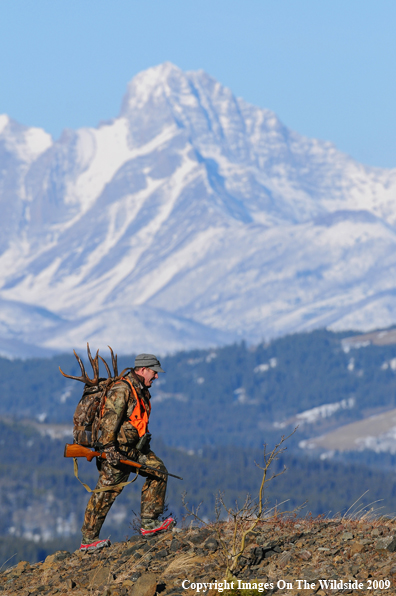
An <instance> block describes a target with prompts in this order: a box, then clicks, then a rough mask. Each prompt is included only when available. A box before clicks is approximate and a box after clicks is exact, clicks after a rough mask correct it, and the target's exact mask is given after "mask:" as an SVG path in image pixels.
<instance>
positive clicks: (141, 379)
mask: <svg viewBox="0 0 396 596" xmlns="http://www.w3.org/2000/svg"><path fill="white" fill-rule="evenodd" d="M163 372H165V371H163V370H162V368H161V364H160V362H159V360H158V359H157V358H156V357H155V356H154V355H153V354H139V356H136V359H135V366H134V368H133V369H131V370H130V372H128V374H126V375H125V377H124V378H123V380H121V381H119V382H117V383H116V384H115V385H113V386H112V388H111V389H110V390H109V392H108V394H107V397H106V401H105V404H104V406H103V408H102V412H101V420H100V427H99V430H100V432H99V437H98V440H99V443H100V445H101V446H102V449H103V451H104V453H105V454H106V460H103V459H98V460H97V466H98V469H99V480H98V483H97V485H96V489H95V492H94V493H93V494H92V496H91V498H90V500H89V502H88V505H87V508H86V511H85V516H84V524H83V526H82V528H81V531H82V543H81V547H80V550H82V551H94V550H98V549H100V548H103V547H104V546H108V545H109V544H110V541H109V540H108V539H105V540H100V539H99V533H100V529H101V527H102V525H103V523H104V521H105V518H106V515H107V513H108V512H109V510H110V507H111V506H112V504H113V503H114V501H115V499H116V497H117V496H118V495H119V494H120V493H121V492H122V489H123V488H124V486H125V484H127V483H128V477H129V474H130V471H131V468H130V466H126V465H123V464H120V459H123V458H129V459H133V460H134V461H137V462H138V463H140V464H145V465H147V466H150V467H152V468H156V469H158V470H159V473H158V474H156V473H155V472H154V473H153V474H151V473H150V474H149V473H147V472H144V473H143V472H140V473H141V475H142V476H144V477H146V481H145V483H144V485H143V487H142V496H141V530H140V531H141V533H142V534H143V535H152V534H156V533H158V532H161V531H163V530H166V529H169V528H170V527H171V526H172V525H173V523H174V520H173V519H172V518H171V517H169V518H167V519H165V520H163V521H160V520H159V517H160V515H161V514H162V513H163V511H164V502H165V492H166V484H167V476H166V475H165V474H161V473H160V472H161V471H163V472H166V471H167V470H166V468H165V466H164V464H163V462H162V461H161V460H160V459H159V457H157V456H156V455H155V453H154V452H153V451H151V450H150V438H151V435H150V433H149V432H148V421H149V417H150V411H151V403H150V397H151V396H150V392H149V388H150V387H151V385H152V383H153V381H154V380H155V379H158V373H163Z"/></svg>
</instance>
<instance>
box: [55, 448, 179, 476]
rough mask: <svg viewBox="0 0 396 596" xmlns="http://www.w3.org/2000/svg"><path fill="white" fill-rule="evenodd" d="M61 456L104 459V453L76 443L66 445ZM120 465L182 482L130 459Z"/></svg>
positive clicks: (122, 460)
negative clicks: (163, 475)
mask: <svg viewBox="0 0 396 596" xmlns="http://www.w3.org/2000/svg"><path fill="white" fill-rule="evenodd" d="M63 455H64V457H85V458H86V459H87V460H88V461H92V460H93V458H94V457H100V458H102V459H106V454H105V453H103V452H99V451H92V450H91V449H90V448H89V447H84V446H83V445H78V444H77V443H73V444H70V443H66V445H65V451H64V454H63ZM120 464H125V465H127V466H132V467H133V468H138V469H139V470H140V469H141V470H142V472H145V471H146V470H147V471H150V472H157V473H160V474H166V476H172V477H173V478H178V479H179V480H183V478H181V477H180V476H175V474H170V473H169V472H163V471H162V470H157V469H156V468H151V467H150V466H145V465H143V464H139V463H138V462H137V461H133V460H131V459H120Z"/></svg>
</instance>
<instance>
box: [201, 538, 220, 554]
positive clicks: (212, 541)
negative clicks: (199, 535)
mask: <svg viewBox="0 0 396 596" xmlns="http://www.w3.org/2000/svg"><path fill="white" fill-rule="evenodd" d="M203 548H205V549H206V550H210V551H212V552H215V551H216V550H217V549H218V548H219V543H218V542H217V540H216V538H214V537H213V536H210V537H209V538H208V539H207V540H205V542H204V545H203Z"/></svg>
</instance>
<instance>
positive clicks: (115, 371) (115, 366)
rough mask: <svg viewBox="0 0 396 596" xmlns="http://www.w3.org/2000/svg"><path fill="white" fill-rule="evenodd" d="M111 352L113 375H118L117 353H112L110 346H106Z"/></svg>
mask: <svg viewBox="0 0 396 596" xmlns="http://www.w3.org/2000/svg"><path fill="white" fill-rule="evenodd" d="M107 347H108V348H109V350H110V352H111V362H112V364H113V370H114V376H115V377H118V364H117V354H116V355H114V352H113V350H112V349H111V347H110V346H107Z"/></svg>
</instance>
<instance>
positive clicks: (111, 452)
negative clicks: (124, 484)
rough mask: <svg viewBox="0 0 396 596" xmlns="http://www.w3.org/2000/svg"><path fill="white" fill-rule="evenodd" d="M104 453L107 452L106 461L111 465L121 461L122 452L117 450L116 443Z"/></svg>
mask: <svg viewBox="0 0 396 596" xmlns="http://www.w3.org/2000/svg"><path fill="white" fill-rule="evenodd" d="M104 453H105V454H106V461H107V462H108V463H109V464H110V465H111V466H117V465H118V464H119V463H120V459H121V454H120V453H118V451H116V448H115V447H114V445H113V446H112V447H109V448H108V449H105V451H104Z"/></svg>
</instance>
